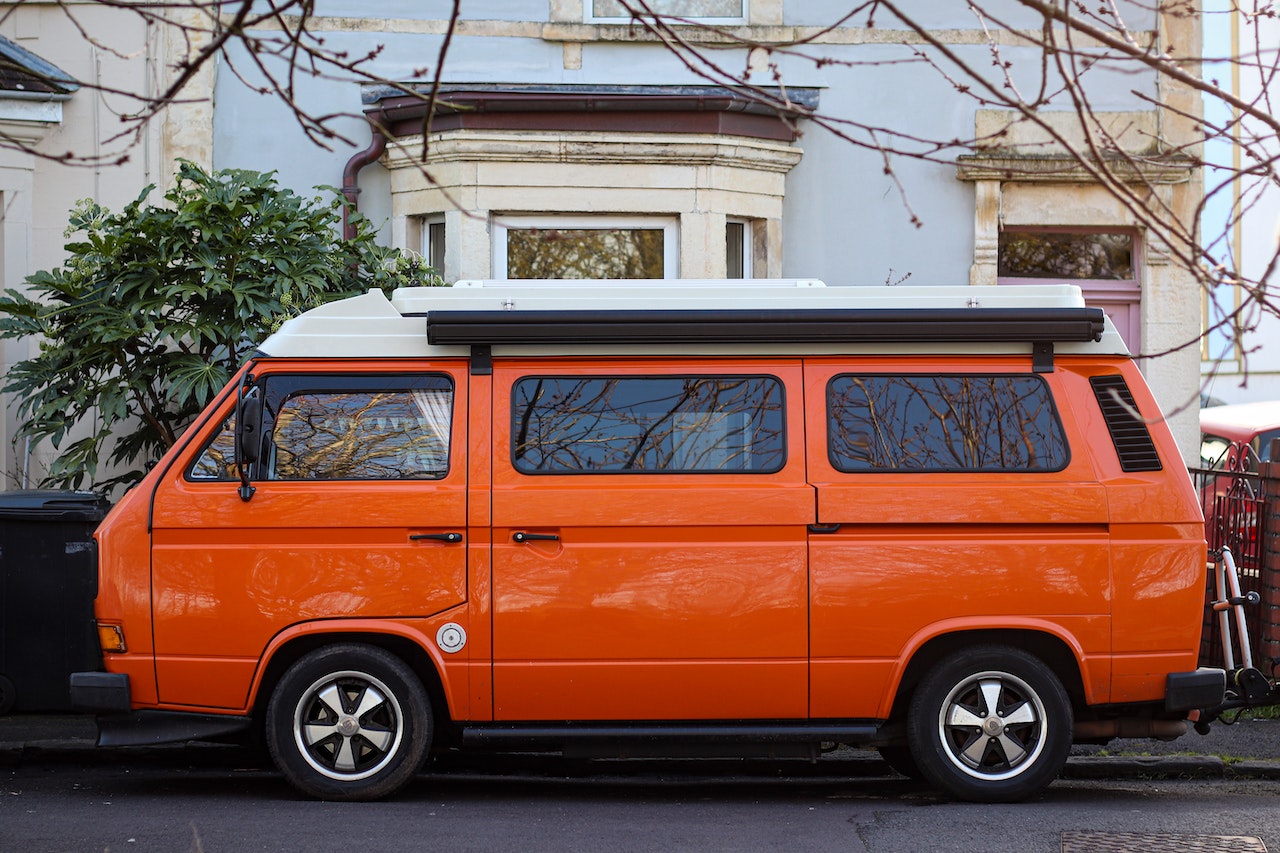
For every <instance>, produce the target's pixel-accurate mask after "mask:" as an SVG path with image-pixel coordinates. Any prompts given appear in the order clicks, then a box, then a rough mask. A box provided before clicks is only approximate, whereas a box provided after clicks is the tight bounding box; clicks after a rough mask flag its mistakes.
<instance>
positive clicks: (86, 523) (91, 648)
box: [0, 489, 109, 714]
mask: <svg viewBox="0 0 1280 853" xmlns="http://www.w3.org/2000/svg"><path fill="white" fill-rule="evenodd" d="M108 508H109V504H108V503H107V501H106V499H105V498H103V497H101V496H100V495H97V494H95V493H93V492H73V491H60V490H48V489H30V490H23V491H12V492H0V714H7V713H9V712H10V711H67V710H70V709H71V696H70V691H69V689H68V678H69V675H70V673H72V672H84V671H91V670H99V669H101V668H102V655H101V652H100V651H99V650H98V637H97V633H96V630H95V627H94V621H93V600H94V598H95V597H97V594H98V565H97V563H98V561H97V546H96V545H95V543H94V541H93V531H94V529H95V528H96V527H97V526H98V523H99V522H100V521H102V519H103V517H104V516H105V515H106V514H107V509H108Z"/></svg>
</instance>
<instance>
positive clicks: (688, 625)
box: [493, 360, 814, 721]
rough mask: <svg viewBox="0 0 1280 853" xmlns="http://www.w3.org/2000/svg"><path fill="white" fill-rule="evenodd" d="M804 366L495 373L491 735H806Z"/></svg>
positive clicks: (540, 365)
mask: <svg viewBox="0 0 1280 853" xmlns="http://www.w3.org/2000/svg"><path fill="white" fill-rule="evenodd" d="M800 395H801V386H800V367H799V363H798V362H794V361H793V362H785V363H778V362H773V363H770V364H769V366H768V370H761V367H760V365H759V364H741V363H737V364H735V363H730V362H706V363H702V364H698V365H690V364H689V363H688V362H679V363H677V362H668V361H662V360H653V361H649V362H636V361H628V362H626V363H625V364H617V365H611V366H609V367H607V368H603V369H602V368H601V366H600V362H599V361H598V360H595V361H591V362H582V363H566V362H558V363H554V364H548V362H547V361H545V360H543V361H540V362H530V363H519V362H506V363H503V362H498V363H496V364H495V370H494V411H495V415H494V432H493V434H494V446H493V481H494V484H493V626H494V631H493V656H494V719H495V720H512V721H515V720H584V721H587V720H708V719H728V718H756V719H763V718H768V719H782V718H791V719H796V718H804V717H806V716H807V715H808V698H807V694H808V671H807V670H808V664H807V657H808V614H807V597H808V581H807V567H806V554H805V547H806V546H805V535H806V525H807V524H808V523H809V522H811V521H812V520H813V513H814V503H813V501H814V498H813V492H812V489H811V487H809V486H807V485H806V483H805V477H804V457H803V422H802V416H801V406H800V402H801V400H800Z"/></svg>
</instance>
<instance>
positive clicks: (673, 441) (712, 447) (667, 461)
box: [512, 376, 785, 473]
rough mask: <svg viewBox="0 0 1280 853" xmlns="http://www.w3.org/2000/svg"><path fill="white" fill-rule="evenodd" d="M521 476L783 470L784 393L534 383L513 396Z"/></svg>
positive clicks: (750, 381) (727, 379)
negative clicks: (577, 473)
mask: <svg viewBox="0 0 1280 853" xmlns="http://www.w3.org/2000/svg"><path fill="white" fill-rule="evenodd" d="M512 397H513V399H512V413H513V423H512V458H513V460H514V464H515V466H516V468H517V469H518V470H520V471H523V472H525V473H551V472H590V473H609V472H618V471H644V472H653V471H739V472H769V471H777V470H779V469H780V468H781V467H782V465H783V462H784V461H785V452H784V448H785V442H784V435H783V410H782V385H781V383H780V382H779V381H778V380H777V379H774V378H772V377H748V376H712V377H693V376H684V377H679V376H676V377H617V378H606V377H530V378H526V379H521V380H520V381H518V382H517V383H516V385H515V388H514V390H513V394H512Z"/></svg>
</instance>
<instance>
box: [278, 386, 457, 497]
mask: <svg viewBox="0 0 1280 853" xmlns="http://www.w3.org/2000/svg"><path fill="white" fill-rule="evenodd" d="M265 404H266V405H265V410H266V415H265V418H266V420H267V421H268V423H264V424H263V432H265V433H267V434H268V435H269V438H268V446H267V452H266V453H265V454H264V456H263V460H264V463H263V467H264V470H263V471H262V473H261V476H262V478H263V479H267V480H438V479H441V478H443V477H444V476H445V474H447V473H448V471H449V434H450V425H451V419H452V414H453V384H452V382H450V380H449V379H448V378H446V377H443V376H408V377H404V376H394V377H392V376H386V377H378V376H326V377H316V376H273V377H269V378H268V379H267V383H266V396H265Z"/></svg>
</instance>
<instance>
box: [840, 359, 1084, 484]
mask: <svg viewBox="0 0 1280 853" xmlns="http://www.w3.org/2000/svg"><path fill="white" fill-rule="evenodd" d="M827 419H828V427H829V430H830V433H829V453H830V456H831V464H832V465H833V466H835V468H836V469H837V470H840V471H848V472H863V471H1057V470H1060V469H1062V468H1064V467H1066V464H1067V461H1068V459H1069V453H1068V449H1067V442H1066V437H1065V435H1064V433H1063V430H1062V423H1061V421H1060V420H1059V418H1058V413H1057V411H1056V410H1055V409H1054V406H1053V399H1052V396H1051V395H1050V392H1049V388H1048V386H1047V385H1046V384H1045V382H1044V380H1043V379H1041V378H1040V377H1038V376H1028V375H1023V374H1018V375H1010V376H996V375H986V374H983V375H970V376H924V375H905V374H904V375H895V376H853V375H843V376H837V377H835V378H834V379H832V380H831V382H830V383H829V384H828V386H827Z"/></svg>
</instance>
